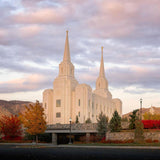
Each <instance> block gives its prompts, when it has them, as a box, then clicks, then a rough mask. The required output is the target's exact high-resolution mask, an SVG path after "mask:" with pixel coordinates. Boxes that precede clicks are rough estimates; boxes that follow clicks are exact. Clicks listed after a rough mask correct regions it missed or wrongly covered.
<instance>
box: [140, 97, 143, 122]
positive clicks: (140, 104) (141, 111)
mask: <svg viewBox="0 0 160 160" xmlns="http://www.w3.org/2000/svg"><path fill="white" fill-rule="evenodd" d="M142 100H143V99H142V98H141V99H140V120H142Z"/></svg>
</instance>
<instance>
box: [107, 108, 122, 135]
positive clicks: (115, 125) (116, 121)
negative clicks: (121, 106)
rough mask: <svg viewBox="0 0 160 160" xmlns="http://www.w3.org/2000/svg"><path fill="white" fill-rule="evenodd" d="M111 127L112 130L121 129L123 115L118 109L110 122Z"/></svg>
mask: <svg viewBox="0 0 160 160" xmlns="http://www.w3.org/2000/svg"><path fill="white" fill-rule="evenodd" d="M109 128H110V130H111V132H119V131H120V130H121V117H120V116H119V114H118V112H117V111H115V112H114V113H113V117H112V119H111V120H110V123H109Z"/></svg>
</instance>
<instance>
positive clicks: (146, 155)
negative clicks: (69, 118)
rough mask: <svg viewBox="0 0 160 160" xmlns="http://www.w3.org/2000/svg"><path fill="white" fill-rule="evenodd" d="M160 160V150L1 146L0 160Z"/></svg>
mask: <svg viewBox="0 0 160 160" xmlns="http://www.w3.org/2000/svg"><path fill="white" fill-rule="evenodd" d="M30 159H31V160H54V159H56V160H78V159H80V160H88V159H90V160H112V159H117V160H136V159H137V160H139V159H140V160H155V159H156V160H160V149H126V148H125V149H124V148H114V149H113V148H74V147H73V148H72V147H56V146H55V147H46V146H40V148H34V147H33V148H32V146H15V145H0V160H30Z"/></svg>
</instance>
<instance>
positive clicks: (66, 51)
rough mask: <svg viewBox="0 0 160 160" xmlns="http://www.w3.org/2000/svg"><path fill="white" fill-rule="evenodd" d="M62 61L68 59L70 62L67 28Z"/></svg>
mask: <svg viewBox="0 0 160 160" xmlns="http://www.w3.org/2000/svg"><path fill="white" fill-rule="evenodd" d="M63 61H69V62H70V50H69V40H68V30H67V31H66V42H65V48H64V56H63Z"/></svg>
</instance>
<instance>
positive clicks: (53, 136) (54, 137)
mask: <svg viewBox="0 0 160 160" xmlns="http://www.w3.org/2000/svg"><path fill="white" fill-rule="evenodd" d="M52 144H55V145H57V134H56V133H52Z"/></svg>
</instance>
